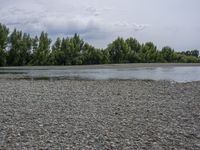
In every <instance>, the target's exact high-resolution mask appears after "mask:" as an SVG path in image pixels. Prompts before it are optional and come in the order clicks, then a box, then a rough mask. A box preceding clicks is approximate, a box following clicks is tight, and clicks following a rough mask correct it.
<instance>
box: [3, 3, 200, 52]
mask: <svg viewBox="0 0 200 150" xmlns="http://www.w3.org/2000/svg"><path fill="white" fill-rule="evenodd" d="M0 22H1V23H3V24H5V25H7V26H8V27H9V28H11V29H13V28H14V27H16V28H17V29H20V30H22V31H25V32H28V33H30V34H32V35H35V34H38V33H40V32H41V31H46V32H48V33H49V35H50V36H51V37H52V38H55V37H57V36H60V37H66V36H71V35H73V34H74V33H78V34H80V36H81V37H82V38H83V39H84V40H85V41H87V42H89V43H91V44H93V45H94V46H96V47H100V48H104V47H106V46H107V44H108V43H110V42H111V41H113V40H114V39H115V38H117V37H118V36H120V37H124V38H127V37H130V36H132V37H135V38H136V39H138V40H139V41H140V42H147V41H153V42H154V43H155V44H156V45H158V47H159V48H161V47H163V46H166V45H169V46H171V47H172V48H175V49H176V50H178V51H180V50H192V49H199V50H200V0H71V1H70V0H0Z"/></svg>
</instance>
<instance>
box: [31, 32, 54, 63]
mask: <svg viewBox="0 0 200 150" xmlns="http://www.w3.org/2000/svg"><path fill="white" fill-rule="evenodd" d="M50 44H51V39H50V38H48V34H47V33H44V32H42V33H41V35H40V38H39V45H38V48H37V49H36V50H35V55H34V58H33V59H34V62H33V63H34V65H48V61H49V60H48V58H49V54H50Z"/></svg>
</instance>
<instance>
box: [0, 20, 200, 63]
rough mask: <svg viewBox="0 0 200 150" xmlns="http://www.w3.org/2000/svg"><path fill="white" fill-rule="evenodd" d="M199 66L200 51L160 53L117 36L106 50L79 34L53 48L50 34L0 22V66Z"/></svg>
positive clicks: (57, 43) (145, 44)
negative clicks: (155, 64) (36, 34)
mask: <svg viewBox="0 0 200 150" xmlns="http://www.w3.org/2000/svg"><path fill="white" fill-rule="evenodd" d="M156 62H161V63H165V62H169V63H170V62H181V63H200V57H199V51H198V50H192V51H185V52H176V51H174V50H173V49H172V48H170V47H168V46H166V47H163V48H162V50H161V51H159V50H158V49H157V47H156V46H155V45H154V43H152V42H147V43H144V44H140V43H139V42H138V41H137V40H136V39H134V38H132V37H131V38H128V39H126V40H124V39H123V38H120V37H118V38H117V39H116V40H114V41H113V42H112V43H110V44H109V45H108V46H107V48H105V49H97V48H95V47H93V46H91V45H89V44H88V43H85V42H84V41H83V39H81V38H80V36H79V35H77V34H75V35H74V36H73V37H71V38H69V37H67V38H63V39H60V38H57V39H56V40H55V42H54V43H53V44H52V45H51V39H50V38H49V37H48V34H47V33H44V32H42V33H41V34H40V36H39V38H38V37H37V36H35V37H34V38H32V37H30V35H29V34H26V33H22V31H17V30H16V29H14V30H13V31H12V32H11V34H10V35H9V29H8V28H7V27H6V26H5V25H2V24H1V23H0V66H5V65H8V66H24V65H82V64H85V65H88V64H108V63H156Z"/></svg>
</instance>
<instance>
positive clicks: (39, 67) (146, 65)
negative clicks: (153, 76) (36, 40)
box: [0, 63, 200, 69]
mask: <svg viewBox="0 0 200 150" xmlns="http://www.w3.org/2000/svg"><path fill="white" fill-rule="evenodd" d="M176 66H179V67H181V66H183V67H184V66H193V67H194V66H198V67H200V63H131V64H103V65H102V64H101V65H73V66H8V67H0V69H16V68H19V69H29V68H31V69H45V68H47V69H48V68H52V69H72V68H73V69H101V68H102V69H104V68H119V67H120V68H121V67H123V68H134V67H176Z"/></svg>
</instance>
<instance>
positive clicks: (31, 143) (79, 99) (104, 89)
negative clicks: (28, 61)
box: [0, 79, 200, 149]
mask: <svg viewBox="0 0 200 150" xmlns="http://www.w3.org/2000/svg"><path fill="white" fill-rule="evenodd" d="M199 89H200V82H190V83H175V82H169V81H151V80H132V81H130V80H127V81H126V80H108V81H105V80H104V81H86V80H24V79H21V80H16V79H13V80H8V79H0V149H40V148H41V149H199V148H200V126H199V125H200V109H199V108H200V101H199V99H200V93H199Z"/></svg>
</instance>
